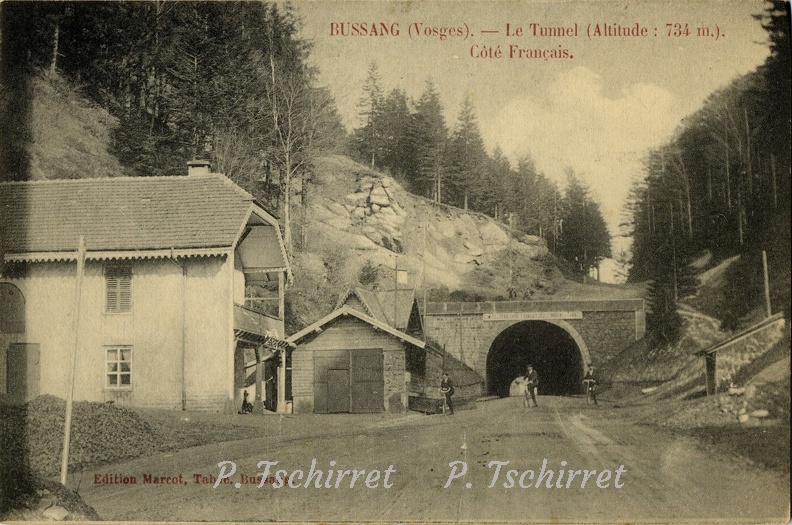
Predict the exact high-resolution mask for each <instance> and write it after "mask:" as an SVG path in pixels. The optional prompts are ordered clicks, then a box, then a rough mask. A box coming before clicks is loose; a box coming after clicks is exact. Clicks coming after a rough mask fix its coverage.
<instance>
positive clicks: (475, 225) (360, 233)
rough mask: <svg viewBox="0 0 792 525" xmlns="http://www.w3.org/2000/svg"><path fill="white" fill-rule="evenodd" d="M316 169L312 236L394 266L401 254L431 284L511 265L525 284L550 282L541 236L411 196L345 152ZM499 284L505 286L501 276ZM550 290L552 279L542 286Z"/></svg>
mask: <svg viewBox="0 0 792 525" xmlns="http://www.w3.org/2000/svg"><path fill="white" fill-rule="evenodd" d="M316 169H317V177H316V182H317V183H316V184H315V185H312V186H311V189H312V190H311V191H313V192H314V193H313V194H312V195H311V196H310V197H309V202H310V203H311V206H310V215H311V218H310V224H311V228H310V229H309V235H312V236H313V237H314V239H315V242H317V241H318V242H326V243H329V242H332V244H333V245H334V246H337V247H341V248H344V249H346V250H347V252H348V255H349V256H350V257H351V258H353V259H354V258H357V263H358V264H362V262H363V261H371V262H372V263H374V264H375V265H376V266H382V267H385V268H393V266H394V264H396V263H395V260H396V259H395V257H396V256H398V260H399V262H398V264H399V268H400V269H405V270H407V271H408V273H409V274H410V275H411V276H412V278H413V281H412V283H413V284H415V283H416V282H417V279H418V278H419V276H424V278H425V279H426V283H427V285H428V286H429V287H438V286H440V287H447V288H448V289H449V290H457V289H465V288H470V286H469V285H470V284H471V282H473V283H474V285H477V284H479V283H481V282H482V281H488V282H489V281H493V280H498V279H501V280H502V279H503V278H504V277H502V276H503V275H508V274H509V265H510V264H511V265H512V266H513V267H514V274H515V275H520V276H522V277H524V278H525V279H524V281H525V282H526V283H531V284H530V285H527V284H526V285H525V286H526V287H527V286H531V287H533V288H536V287H535V286H533V284H535V283H537V282H544V283H547V279H548V276H547V275H545V274H544V273H543V270H544V268H540V266H542V265H541V263H540V261H542V260H543V258H544V257H545V256H546V255H547V254H548V251H547V247H546V245H545V242H544V240H543V239H540V238H539V237H535V236H531V235H525V234H522V233H520V234H519V235H518V234H515V235H511V236H510V235H509V233H508V230H507V227H506V226H505V225H503V224H501V223H499V222H497V221H495V220H494V219H492V218H491V217H487V216H485V215H482V214H479V213H473V212H466V211H464V210H461V209H459V208H454V207H451V206H446V205H443V204H438V203H435V202H432V201H430V200H428V199H425V198H423V197H419V196H416V195H413V194H411V193H409V192H407V191H406V190H404V189H403V188H402V187H401V186H400V185H399V184H398V182H397V181H396V180H394V179H393V178H392V177H390V176H387V175H384V174H380V173H377V172H374V171H371V170H369V169H367V168H365V167H363V166H361V165H360V164H357V163H355V162H353V161H352V160H350V159H348V158H345V157H340V156H337V157H326V158H323V159H320V160H319V161H318V162H317V165H316ZM510 237H511V238H510ZM509 248H510V250H509ZM309 249H310V248H309ZM509 254H511V255H510V257H511V258H512V261H511V262H508V261H506V259H507V257H509ZM495 266H499V268H498V270H497V271H494V270H493V267H495ZM495 287H496V289H497V290H499V292H500V293H505V292H506V288H507V286H506V285H505V284H503V283H501V282H498V283H497V284H496V285H495ZM551 289H552V286H550V285H548V286H547V287H546V289H545V293H549V292H547V290H551Z"/></svg>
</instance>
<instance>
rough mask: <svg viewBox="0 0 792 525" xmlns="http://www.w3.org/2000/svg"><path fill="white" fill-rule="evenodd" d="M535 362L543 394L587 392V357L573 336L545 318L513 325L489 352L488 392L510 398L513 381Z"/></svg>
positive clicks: (495, 341) (501, 335)
mask: <svg viewBox="0 0 792 525" xmlns="http://www.w3.org/2000/svg"><path fill="white" fill-rule="evenodd" d="M529 363H530V364H532V365H533V367H534V369H535V370H536V372H537V374H538V375H539V394H540V395H555V396H564V395H572V394H582V393H583V383H582V382H583V366H584V364H585V363H583V357H582V356H581V353H580V349H579V348H578V346H577V343H575V340H574V339H572V336H570V335H569V333H567V331H566V330H564V329H563V328H561V327H559V326H556V325H554V324H551V323H547V322H544V321H523V322H521V323H517V324H515V325H513V326H510V327H509V328H507V329H506V330H504V331H503V332H501V333H500V334H499V335H498V337H496V338H495V340H494V341H493V342H492V346H491V347H490V350H489V353H488V354H487V393H488V394H489V395H497V396H500V397H507V396H508V395H509V388H510V387H511V384H512V381H514V379H515V378H517V377H518V376H522V375H524V374H525V369H526V367H527V366H528V364H529Z"/></svg>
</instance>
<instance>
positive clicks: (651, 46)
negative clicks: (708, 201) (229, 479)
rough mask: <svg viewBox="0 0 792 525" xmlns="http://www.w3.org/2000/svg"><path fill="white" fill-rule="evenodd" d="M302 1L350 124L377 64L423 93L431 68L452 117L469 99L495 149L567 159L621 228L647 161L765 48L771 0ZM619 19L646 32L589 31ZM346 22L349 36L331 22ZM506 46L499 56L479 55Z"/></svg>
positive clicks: (391, 79)
mask: <svg viewBox="0 0 792 525" xmlns="http://www.w3.org/2000/svg"><path fill="white" fill-rule="evenodd" d="M294 5H295V6H296V8H297V12H298V14H299V15H300V16H301V18H302V22H303V25H302V27H303V29H302V31H303V36H305V37H307V38H309V39H310V40H312V41H313V43H314V48H313V63H314V64H315V65H316V66H317V67H318V68H319V71H320V73H319V81H320V84H322V85H326V86H327V87H329V88H330V89H331V91H332V93H333V95H334V96H335V100H336V104H337V107H338V110H339V112H340V114H341V116H342V118H343V120H344V123H345V125H346V126H347V128H348V129H350V130H351V129H352V128H354V127H356V126H358V125H359V108H358V103H359V100H360V98H361V97H362V86H363V83H364V81H365V78H366V75H367V71H368V67H369V64H371V63H372V62H376V64H377V65H378V68H379V72H380V76H381V81H382V87H383V89H384V91H385V92H388V91H390V90H391V89H393V88H400V89H403V90H405V91H406V93H407V95H408V96H409V97H412V98H413V99H416V100H417V98H418V97H419V96H420V94H421V92H422V91H423V89H424V87H425V82H426V80H427V79H429V78H431V79H432V81H433V82H434V83H435V85H436V87H437V89H438V91H439V93H440V96H441V100H442V102H443V105H444V108H445V112H446V114H445V116H446V123H447V124H448V125H449V127H451V128H453V125H454V123H455V122H456V117H457V115H458V113H459V110H460V108H461V106H462V103H463V101H464V99H465V97H470V99H471V101H472V102H473V104H474V106H475V108H476V114H477V117H478V122H479V127H480V130H481V134H482V137H483V139H484V142H485V144H486V146H487V149H488V151H489V152H490V153H492V151H493V149H494V148H495V147H496V146H500V147H501V149H502V150H503V151H504V153H505V154H506V155H507V156H508V157H509V158H510V159H511V160H512V162H513V163H516V159H517V158H519V157H520V156H522V155H530V156H531V157H532V158H533V159H534V161H535V162H536V165H537V167H538V168H539V169H540V170H541V171H542V172H543V173H544V174H545V175H546V176H547V177H549V178H550V179H551V180H553V181H556V182H557V183H559V185H560V187H563V183H564V181H565V175H564V173H565V169H566V168H572V169H573V170H575V172H576V173H578V174H579V175H580V176H581V177H582V178H583V180H584V181H585V182H586V183H587V184H588V186H589V187H590V188H591V191H592V194H593V197H594V198H595V199H596V200H597V201H598V202H599V203H600V204H601V206H602V210H603V214H604V216H605V219H606V221H607V223H608V225H609V227H610V229H611V233H612V234H614V235H615V234H617V233H618V223H619V222H620V219H621V217H622V208H623V203H624V200H625V198H626V196H627V193H628V191H629V188H630V184H631V181H632V179H633V177H635V176H639V175H640V173H641V159H643V158H644V157H645V156H646V154H647V152H648V151H649V150H650V149H651V148H654V147H657V146H659V145H661V144H663V143H664V142H665V141H667V140H668V139H669V138H670V137H671V136H672V134H673V132H674V130H675V129H676V128H677V127H678V126H679V125H680V123H681V122H682V119H683V118H684V117H686V116H688V115H690V114H692V113H693V112H695V111H696V110H697V109H698V108H700V107H701V105H702V103H703V102H704V100H705V99H706V97H707V96H708V95H709V94H711V93H712V92H713V91H715V90H717V89H719V88H721V87H724V86H726V85H727V84H728V83H729V82H730V81H731V80H732V79H734V78H735V77H737V76H738V75H741V74H745V73H747V72H749V71H752V70H754V69H755V68H756V67H757V66H758V65H760V64H761V63H763V62H764V60H765V58H766V57H767V55H768V50H767V46H766V43H765V42H766V36H765V33H764V31H763V30H762V29H761V26H760V25H759V22H758V21H756V20H754V19H753V18H752V17H751V14H755V13H761V12H762V10H763V3H762V2H754V1H746V0H739V1H736V0H729V1H712V0H708V1H693V2H690V1H688V2H681V1H673V2H668V1H652V2H643V1H640V2H639V1H629V2H624V1H621V2H614V1H612V0H609V1H607V2H606V1H599V0H586V1H582V0H577V1H552V2H546V1H524V0H523V1H518V0H512V1H455V0H445V1H421V2H385V1H373V0H367V1H355V2H349V1H346V2H340V1H339V2H336V1H332V0H322V1H314V2H308V1H299V0H298V1H297V2H295V3H294ZM341 23H347V24H345V25H343V26H342V25H341ZM352 23H354V24H357V26H356V27H357V29H358V31H355V28H354V27H352V26H351V25H350V24H352ZM382 23H384V24H385V25H387V26H388V29H389V33H390V34H387V35H384V36H382V35H378V36H372V35H370V34H367V35H365V36H363V35H353V34H350V33H355V32H358V33H360V32H363V31H362V28H363V27H364V25H365V29H366V31H365V32H367V33H371V28H372V26H373V27H376V28H377V29H378V30H379V29H380V28H381V25H380V24H382ZM334 24H335V25H334ZM394 24H398V33H399V34H398V35H395V34H394V31H393V29H395V26H394ZM507 24H509V32H510V34H509V35H507V34H506V31H507ZM532 24H533V25H532ZM676 24H678V25H676ZM616 26H619V27H620V28H621V31H622V33H624V32H625V31H627V32H630V33H631V32H636V31H637V32H641V31H644V35H643V36H641V35H639V36H633V35H630V34H627V35H624V34H616V35H613V36H607V35H605V36H603V35H592V36H589V33H590V32H595V31H596V30H597V29H599V31H600V33H605V32H606V31H607V30H608V29H610V30H611V31H612V32H613V31H619V27H616ZM427 27H428V28H430V29H429V33H430V34H429V36H426V35H425V34H424V31H427V29H426V28H427ZM686 27H687V29H688V31H689V34H688V35H685V34H684V32H685V28H686ZM341 28H345V31H344V32H345V33H346V34H347V36H345V35H339V34H333V32H334V29H335V33H339V32H340V30H341ZM431 28H436V29H437V30H438V32H439V30H440V28H457V29H460V30H461V31H460V33H461V34H462V35H463V36H448V37H446V38H445V39H441V38H440V37H439V36H438V35H437V34H436V33H435V34H432V29H431ZM517 28H522V31H523V33H522V35H518V34H517ZM677 30H678V34H675V33H676V32H677ZM416 31H420V32H421V34H420V36H418V35H416V34H415V32H416ZM487 31H497V32H487ZM378 32H379V31H378ZM669 32H670V33H671V34H670V35H669ZM534 33H536V35H535V34H534ZM542 33H544V34H545V35H546V36H542ZM700 33H701V36H699V35H700ZM707 33H709V35H707ZM498 46H500V50H501V53H502V54H501V56H500V58H498V57H492V58H490V57H486V56H481V55H486V54H487V53H488V52H490V51H492V52H497V47H498ZM519 49H527V50H535V49H538V50H540V51H541V50H552V51H557V50H558V51H563V50H566V51H567V55H570V56H571V58H548V59H547V60H545V59H543V58H519V57H518V56H516V55H517V54H518V53H519ZM510 51H512V52H513V53H514V55H515V56H514V57H509V53H510ZM547 53H548V51H545V52H544V55H543V56H547Z"/></svg>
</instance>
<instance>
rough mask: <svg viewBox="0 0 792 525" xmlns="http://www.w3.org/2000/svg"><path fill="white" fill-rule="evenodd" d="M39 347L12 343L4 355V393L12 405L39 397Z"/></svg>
mask: <svg viewBox="0 0 792 525" xmlns="http://www.w3.org/2000/svg"><path fill="white" fill-rule="evenodd" d="M39 351H40V349H39V345H38V344H30V343H12V344H11V345H9V347H8V354H7V355H6V393H7V394H8V398H9V401H11V402H12V403H25V402H27V401H30V400H31V399H33V398H34V397H36V396H38V395H39Z"/></svg>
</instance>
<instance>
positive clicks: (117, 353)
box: [106, 346, 132, 388]
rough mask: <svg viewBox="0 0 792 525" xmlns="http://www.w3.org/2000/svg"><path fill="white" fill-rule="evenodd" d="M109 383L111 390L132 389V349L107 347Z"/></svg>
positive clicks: (107, 384)
mask: <svg viewBox="0 0 792 525" xmlns="http://www.w3.org/2000/svg"><path fill="white" fill-rule="evenodd" d="M106 350H107V375H106V377H107V383H106V386H108V387H110V388H131V387H132V347H131V346H109V347H107V349H106Z"/></svg>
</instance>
